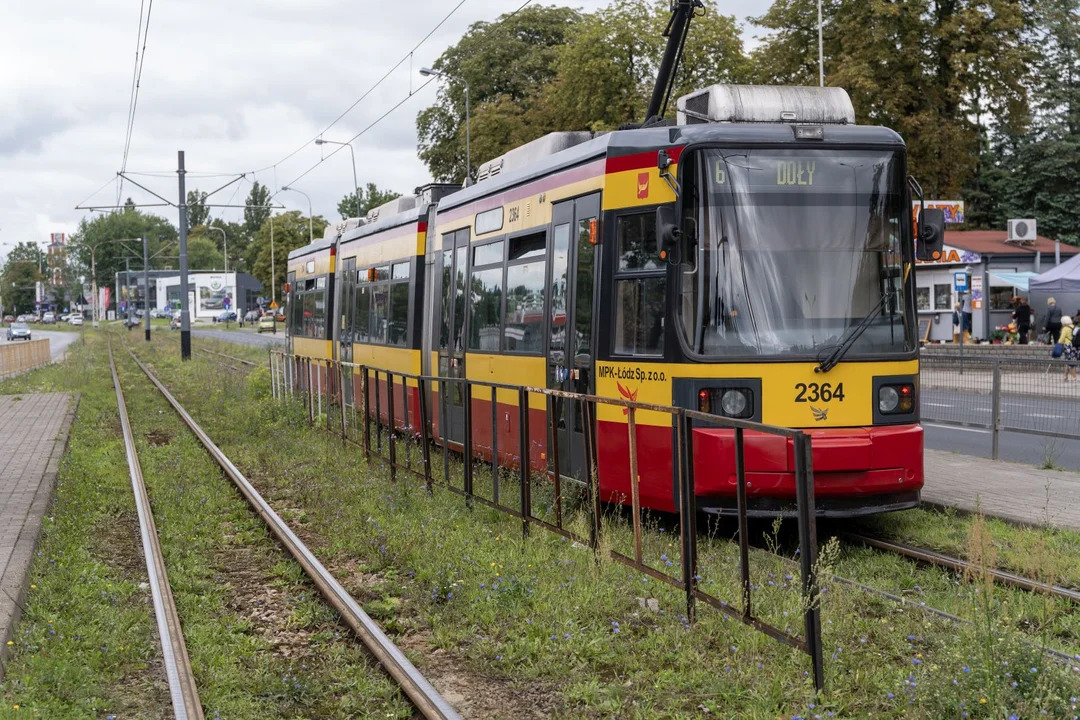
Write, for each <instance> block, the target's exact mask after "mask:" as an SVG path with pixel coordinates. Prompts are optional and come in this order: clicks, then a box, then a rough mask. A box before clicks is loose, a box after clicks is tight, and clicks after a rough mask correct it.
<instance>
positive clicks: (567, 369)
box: [547, 194, 600, 480]
mask: <svg viewBox="0 0 1080 720" xmlns="http://www.w3.org/2000/svg"><path fill="white" fill-rule="evenodd" d="M599 214H600V195H599V194H595V195H588V196H586V197H582V198H578V199H577V200H568V201H566V202H562V203H557V204H556V205H555V206H554V207H553V208H552V220H551V225H552V232H551V248H552V249H551V254H552V256H551V285H550V288H549V289H550V293H549V294H550V297H551V311H550V314H549V332H550V335H549V343H548V378H547V381H548V387H549V388H552V389H556V390H565V391H568V392H575V393H582V394H584V393H589V392H591V391H592V387H593V377H592V374H593V358H594V355H595V339H594V338H595V333H596V321H595V318H596V301H595V296H596V289H597V283H596V269H597V267H598V261H599V248H600V246H599V245H598V244H597V243H598V241H599V235H598V233H599V226H598V222H599V221H598V219H599ZM583 409H584V408H582V403H578V402H575V401H572V400H561V399H556V401H555V416H556V417H555V419H554V422H553V423H552V428H553V432H557V433H558V435H559V472H560V474H562V475H564V476H566V477H574V478H577V479H579V480H585V478H586V474H585V469H586V468H585V443H584V439H585V431H586V425H585V418H583V417H582V410H583Z"/></svg>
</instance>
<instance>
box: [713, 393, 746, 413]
mask: <svg viewBox="0 0 1080 720" xmlns="http://www.w3.org/2000/svg"><path fill="white" fill-rule="evenodd" d="M747 394H748V391H746V390H743V389H741V388H739V389H735V390H725V391H724V394H723V395H722V396H721V397H720V409H721V410H723V411H724V414H725V415H727V416H728V417H733V418H740V417H745V416H746V415H747V412H746V411H747V409H748V408H749V407H750V400H749V398H748V397H747Z"/></svg>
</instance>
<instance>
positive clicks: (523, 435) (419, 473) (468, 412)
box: [269, 350, 824, 690]
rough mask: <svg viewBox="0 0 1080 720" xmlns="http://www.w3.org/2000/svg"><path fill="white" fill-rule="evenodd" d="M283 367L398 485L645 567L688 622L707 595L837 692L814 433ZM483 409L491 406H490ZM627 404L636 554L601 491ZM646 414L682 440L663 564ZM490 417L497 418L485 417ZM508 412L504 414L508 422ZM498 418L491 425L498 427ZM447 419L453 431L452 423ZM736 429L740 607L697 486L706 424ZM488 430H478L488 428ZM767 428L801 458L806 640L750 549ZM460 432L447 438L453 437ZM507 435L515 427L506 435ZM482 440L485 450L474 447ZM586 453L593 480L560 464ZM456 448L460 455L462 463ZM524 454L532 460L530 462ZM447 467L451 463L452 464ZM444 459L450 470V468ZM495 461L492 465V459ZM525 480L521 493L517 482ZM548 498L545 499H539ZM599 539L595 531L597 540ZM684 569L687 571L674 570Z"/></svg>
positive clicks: (587, 400)
mask: <svg viewBox="0 0 1080 720" xmlns="http://www.w3.org/2000/svg"><path fill="white" fill-rule="evenodd" d="M269 360H270V363H269V364H270V375H271V385H272V388H273V391H272V395H273V397H274V398H275V399H276V400H280V401H294V402H299V403H302V405H303V406H304V407H305V408H306V411H307V414H308V419H309V421H311V422H312V423H313V424H315V423H317V424H319V425H323V426H325V429H326V430H327V431H329V432H332V433H334V434H336V435H339V436H340V437H341V438H342V439H343V440H344V441H347V442H350V443H353V444H355V445H356V446H357V447H358V448H359V449H360V451H361V452H363V454H364V455H365V456H366V457H368V458H374V459H377V460H380V461H382V462H383V463H385V464H386V466H387V468H388V470H389V474H390V477H391V479H392V480H394V481H397V480H399V479H401V478H402V477H405V478H409V477H411V478H413V479H415V480H417V481H419V482H420V483H421V484H422V485H423V486H424V487H425V488H426V489H427V490H428V491H429V492H431V491H432V490H433V488H434V486H435V485H436V484H439V485H440V486H442V487H445V488H447V489H449V490H450V491H452V492H454V493H456V494H459V495H461V496H462V497H463V498H464V502H465V503H467V504H468V506H470V507H473V506H474V505H475V504H480V505H483V506H486V507H490V508H492V509H495V510H498V511H500V512H503V513H506V514H508V515H510V516H513V517H515V518H519V519H520V520H521V531H522V534H523V536H526V537H527V536H528V535H529V533H530V529H531V528H532V527H540V528H543V529H545V530H548V531H551V532H553V533H556V534H559V535H561V536H563V537H566V538H568V539H570V540H573V541H576V542H579V543H581V544H583V545H587V546H589V547H591V548H592V549H593V550H594V552H602V551H606V552H608V553H609V554H610V556H611V558H612V559H613V560H615V561H617V562H619V563H622V564H624V565H626V566H628V567H630V568H632V569H634V570H636V571H639V572H642V573H644V574H646V575H648V576H650V577H652V578H655V579H657V580H660V581H662V582H664V583H666V584H668V585H670V586H672V587H675V588H677V589H679V590H681V591H682V592H683V594H684V597H685V602H686V617H687V622H689V623H692V622H693V621H694V619H695V614H696V609H697V603H698V602H699V601H700V602H703V603H705V604H706V605H709V606H710V607H713V608H715V609H717V610H719V611H720V612H722V613H724V614H726V615H727V616H729V617H731V618H733V619H735V620H738V621H741V622H743V623H744V624H746V625H748V626H750V627H752V628H754V629H756V630H758V631H759V632H762V633H764V634H766V635H768V636H770V637H772V638H774V639H776V640H778V641H780V642H782V643H785V644H787V645H789V646H791V647H793V648H796V649H798V650H799V651H801V652H803V653H805V654H806V655H807V656H808V657H809V658H810V661H811V667H812V677H813V681H814V685H815V687H816V688H817V689H819V690H821V689H823V688H824V661H823V651H822V644H821V608H820V598H819V595H818V584H817V579H816V562H817V547H818V545H817V526H816V513H815V500H814V482H813V468H812V456H811V448H810V437H809V436H808V435H806V434H805V433H803V432H802V431H799V430H792V429H788V428H780V427H774V426H769V425H763V424H760V423H754V422H748V421H743V420H734V419H731V418H727V417H722V416H718V415H711V414H708V413H703V412H698V411H696V410H688V409H685V408H677V407H670V406H663V405H651V404H647V403H639V402H633V401H627V400H622V399H617V398H605V397H598V396H593V395H581V394H576V393H570V392H565V391H561V390H553V389H549V388H534V387H522V386H513V385H506V384H499V383H493V382H485V381H478V380H469V379H465V378H449V377H430V376H423V375H414V374H408V373H395V372H388V371H386V370H382V369H376V368H372V367H367V366H364V365H360V364H356V363H347V362H338V361H332V360H324V359H320V358H311V357H304V356H297V355H290V354H288V353H286V352H283V351H280V350H271V351H270V358H269ZM474 401H478V402H479V403H483V402H485V401H486V402H488V403H489V404H490V406H491V410H490V417H487V415H488V413H486V412H483V413H477V412H476V411H475V409H474V405H475V404H477V403H476V402H474ZM515 403H516V416H517V417H516V418H514V419H515V420H516V425H517V428H516V435H517V437H516V442H515V443H513V445H514V446H511V447H500V446H499V445H500V442H499V440H500V438H499V435H500V433H499V432H498V426H500V425H505V426H506V427H510V425H511V418H510V415H511V412H512V411H510V410H508V409H507V408H510V407H512V406H513V405H514V404H515ZM567 403H571V405H570V408H571V409H572V411H573V412H574V414H575V415H576V416H577V417H576V418H575V420H576V421H580V427H581V428H583V429H584V432H582V433H581V440H580V447H577V448H575V447H560V444H561V443H560V440H559V434H560V433H559V432H558V431H557V429H556V425H555V423H553V422H551V421H548V422H545V423H544V424H545V425H546V427H545V428H542V429H541V428H539V427H536V428H535V430H531V427H533V426H534V425H535V422H534V420H533V419H531V418H530V414H531V413H530V410H533V411H541V410H542V411H543V412H544V414H545V417H546V418H555V417H565V415H563V413H564V411H565V409H566V404H567ZM481 406H482V405H481ZM604 406H611V407H614V408H619V409H621V411H622V414H623V415H624V416H625V420H626V428H627V450H628V458H627V462H628V467H629V477H630V479H631V482H630V493H629V495H630V497H629V498H623V500H624V502H625V500H629V502H630V506H631V508H632V532H633V539H632V545H633V547H632V550H631V551H629V552H628V553H623V552H619V551H617V550H615V549H614V548H611V547H610V546H609V545H606V544H605V543H603V542H601V534H602V528H603V524H602V517H603V515H602V500H603V498H602V497H601V495H600V492H599V478H598V462H597V460H598V448H597V429H596V421H597V417H598V411H599V410H600V408H601V407H604ZM450 407H452V408H455V409H457V411H458V413H459V414H458V416H457V418H458V422H459V427H460V432H458V433H456V435H457V436H456V437H454V435H455V433H451V432H447V431H448V429H449V427H450V426H449V424H446V420H445V419H446V418H447V417H449V415H450V413H449V412H448V408H450ZM642 413H649V414H650V415H651V417H652V419H653V420H654V421H655V418H656V414H657V413H659V414H663V415H666V416H667V417H668V418H669V420H670V426H671V432H672V437H673V438H674V440H673V449H672V453H673V457H672V466H673V468H674V474H675V478H674V481H675V483H676V487H677V493H676V501H677V512H678V515H679V534H680V552H679V556H678V560H679V562H678V563H674V562H673V560H674V559H675V558H671V560H669V561H668V562H666V563H665V567H664V568H663V569H661V568H659V567H654V566H653V565H651V564H649V563H648V562H647V561H646V559H645V557H644V551H643V540H642V513H641V500H640V495H639V483H640V477H639V476H638V461H639V458H638V455H639V451H638V447H637V443H638V440H637V437H638V429H637V428H638V423H639V421H640V419H641V414H642ZM481 414H482V415H484V417H483V418H481V417H480V415H481ZM500 414H501V417H500ZM487 423H490V425H489V426H488V425H487ZM444 424H446V427H444ZM703 426H705V427H711V428H723V429H730V430H731V431H732V432H733V436H734V447H735V467H734V468H733V472H732V475H733V476H734V477H735V479H736V501H737V503H736V504H737V509H736V512H737V517H738V544H739V586H740V589H741V590H740V595H741V597H740V598H739V600H738V602H728V601H726V600H724V599H721V598H719V597H717V596H715V595H713V594H711V593H709V592H707V591H706V590H705V589H703V587H702V583H701V582H700V580H701V576H700V575H699V571H700V569H701V558H700V556H699V553H698V547H697V541H698V529H697V520H698V514H699V505H698V496H697V494H696V493H695V481H694V473H695V469H694V465H695V463H694V461H693V458H694V448H693V444H694V428H695V427H703ZM488 429H490V432H489V433H487V434H486V437H484V438H474V437H473V435H474V432H478V431H479V434H483V433H484V432H485V431H487V430H488ZM748 432H751V433H761V434H766V435H773V436H779V437H782V438H785V439H786V440H788V441H789V443H790V447H791V450H792V453H793V461H794V469H795V485H796V508H795V515H796V517H797V522H798V532H799V550H800V552H799V564H800V575H801V578H800V608H801V613H802V621H803V623H802V624H803V629H802V634H801V635H797V634H795V633H793V632H791V631H790V630H789V629H780V628H778V627H775V626H773V625H770V624H769V623H767V622H765V621H764V620H762V619H761V618H760V617H758V616H756V615H755V614H754V612H753V608H754V605H753V602H752V597H751V596H752V591H753V589H754V587H755V586H754V585H753V583H752V582H751V568H750V548H749V532H748V519H747V480H746V471H745V463H744V452H745V447H744V446H745V434H746V433H748ZM447 434H450V435H451V437H450V438H449V439H446V437H445V436H446V435H447ZM504 434H505V433H504ZM465 448H471V452H464V449H465ZM571 452H572V453H576V454H577V455H576V456H577V457H579V458H583V463H582V467H581V471H580V475H579V476H566V475H564V474H563V473H562V472H560V471H559V468H560V453H571ZM451 453H454V455H455V456H460V465H461V471H460V473H458V472H456V465H457V462H458V461H457V460H455V461H454V462H453V463H452V462H451ZM523 459H524V461H523ZM440 461H441V462H440ZM439 465H441V467H438V466H439ZM485 466H488V467H485ZM515 486H516V487H515ZM537 492H542V493H543V496H544V498H545V499H546V500H545V501H544V502H540V503H535V502H534V494H535V493H537ZM575 498H577V499H578V500H580V501H581V505H582V507H584V508H585V509H586V515H587V525H588V527H587V530H584V529H581V528H580V525H578V526H575V525H574V523H572V522H569V519H568V517H567V512H566V511H565V510H564V507H563V506H564V504H566V503H567V502H572V501H573V500H574V499H575ZM586 535H587V536H586ZM675 565H678V573H677V574H675V571H674V570H673V569H672V570H670V574H669V572H668V571H665V570H669V566H670V568H674V566H675Z"/></svg>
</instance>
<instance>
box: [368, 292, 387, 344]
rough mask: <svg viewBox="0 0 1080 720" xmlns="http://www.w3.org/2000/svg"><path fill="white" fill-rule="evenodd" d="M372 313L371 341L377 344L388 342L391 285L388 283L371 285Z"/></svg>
mask: <svg viewBox="0 0 1080 720" xmlns="http://www.w3.org/2000/svg"><path fill="white" fill-rule="evenodd" d="M371 295H372V306H373V307H374V313H373V314H372V315H373V316H372V323H371V342H372V343H375V344H376V345H385V344H386V330H387V327H386V326H387V324H388V323H389V321H390V287H389V286H388V285H386V284H382V285H373V286H372V287H371Z"/></svg>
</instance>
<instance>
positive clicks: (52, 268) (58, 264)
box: [48, 233, 67, 288]
mask: <svg viewBox="0 0 1080 720" xmlns="http://www.w3.org/2000/svg"><path fill="white" fill-rule="evenodd" d="M64 242H65V237H64V233H52V234H51V235H50V236H49V256H48V260H49V276H48V277H49V279H48V282H49V285H51V286H52V287H54V288H59V287H62V286H63V285H64V267H65V265H66V263H67V248H66V247H65V246H64Z"/></svg>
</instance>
